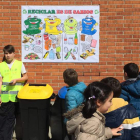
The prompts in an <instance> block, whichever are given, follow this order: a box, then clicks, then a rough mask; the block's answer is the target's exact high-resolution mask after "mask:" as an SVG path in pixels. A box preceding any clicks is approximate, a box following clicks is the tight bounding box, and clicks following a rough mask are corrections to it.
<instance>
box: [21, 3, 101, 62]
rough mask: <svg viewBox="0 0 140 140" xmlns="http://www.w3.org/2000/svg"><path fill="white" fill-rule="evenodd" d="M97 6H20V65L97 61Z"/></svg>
mask: <svg viewBox="0 0 140 140" xmlns="http://www.w3.org/2000/svg"><path fill="white" fill-rule="evenodd" d="M99 8H100V7H99V6H98V5H97V6H22V8H21V16H22V17H21V18H22V20H21V22H22V29H21V41H22V42H21V44H22V61H23V62H65V63H66V62H80V63H98V62H99V24H100V23H99V16H100V9H99Z"/></svg>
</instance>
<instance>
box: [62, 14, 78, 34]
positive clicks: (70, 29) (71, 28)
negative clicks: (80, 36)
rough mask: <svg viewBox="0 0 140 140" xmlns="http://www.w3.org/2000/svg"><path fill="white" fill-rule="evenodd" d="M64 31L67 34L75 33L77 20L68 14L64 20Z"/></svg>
mask: <svg viewBox="0 0 140 140" xmlns="http://www.w3.org/2000/svg"><path fill="white" fill-rule="evenodd" d="M64 32H65V33H66V34H68V35H73V34H75V33H77V20H76V19H74V18H73V17H70V16H68V19H66V20H65V21H64Z"/></svg>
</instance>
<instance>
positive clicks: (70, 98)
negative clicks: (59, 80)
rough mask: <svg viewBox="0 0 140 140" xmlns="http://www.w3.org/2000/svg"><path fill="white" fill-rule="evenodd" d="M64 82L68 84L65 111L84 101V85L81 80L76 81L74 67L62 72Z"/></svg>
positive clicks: (76, 75) (76, 76)
mask: <svg viewBox="0 0 140 140" xmlns="http://www.w3.org/2000/svg"><path fill="white" fill-rule="evenodd" d="M63 78H64V82H65V83H66V84H67V85H68V87H67V94H66V96H65V100H66V112H67V111H68V110H71V109H73V108H76V107H77V106H79V105H80V104H81V103H82V102H83V101H84V96H83V92H84V90H85V88H86V85H85V84H84V83H83V82H78V74H77V72H76V71H75V70H74V69H70V68H69V69H66V70H65V71H64V72H63Z"/></svg>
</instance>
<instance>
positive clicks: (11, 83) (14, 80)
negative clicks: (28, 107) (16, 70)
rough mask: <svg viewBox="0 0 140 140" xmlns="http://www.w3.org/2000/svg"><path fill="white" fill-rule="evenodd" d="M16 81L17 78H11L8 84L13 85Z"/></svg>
mask: <svg viewBox="0 0 140 140" xmlns="http://www.w3.org/2000/svg"><path fill="white" fill-rule="evenodd" d="M16 82H17V79H13V80H12V81H11V82H10V83H9V84H10V85H15V84H16Z"/></svg>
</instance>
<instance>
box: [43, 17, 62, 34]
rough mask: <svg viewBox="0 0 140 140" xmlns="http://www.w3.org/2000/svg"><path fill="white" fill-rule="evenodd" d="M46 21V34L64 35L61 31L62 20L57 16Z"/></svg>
mask: <svg viewBox="0 0 140 140" xmlns="http://www.w3.org/2000/svg"><path fill="white" fill-rule="evenodd" d="M44 21H45V33H48V34H53V35H58V34H61V33H62V30H61V19H59V18H57V17H56V16H54V17H51V16H48V17H47V18H45V19H44Z"/></svg>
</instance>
